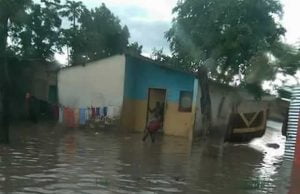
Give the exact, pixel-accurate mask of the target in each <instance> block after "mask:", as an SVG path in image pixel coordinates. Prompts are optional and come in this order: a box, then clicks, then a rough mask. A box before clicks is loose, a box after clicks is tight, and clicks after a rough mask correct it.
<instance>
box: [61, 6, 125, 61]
mask: <svg viewBox="0 0 300 194" xmlns="http://www.w3.org/2000/svg"><path fill="white" fill-rule="evenodd" d="M76 13H79V12H76ZM74 15H75V14H71V16H74ZM76 17H78V18H76ZM76 17H75V19H74V20H73V21H75V20H76V21H77V22H78V26H76V25H73V28H70V29H66V30H64V37H65V43H66V45H68V46H69V47H70V48H71V59H72V64H73V65H78V64H83V63H85V62H87V61H92V60H97V59H102V58H105V57H109V56H112V55H114V54H120V53H123V52H124V51H125V50H126V48H127V45H128V38H129V36H130V35H129V30H128V28H127V26H123V27H122V26H121V24H120V20H119V19H118V18H117V17H116V16H115V15H114V14H113V13H112V12H111V11H110V10H109V9H108V8H107V7H106V6H105V4H102V5H101V6H100V7H98V8H95V9H92V10H88V9H87V8H85V7H81V12H80V14H76ZM69 18H70V17H69ZM73 18H74V17H73ZM74 24H75V23H74Z"/></svg>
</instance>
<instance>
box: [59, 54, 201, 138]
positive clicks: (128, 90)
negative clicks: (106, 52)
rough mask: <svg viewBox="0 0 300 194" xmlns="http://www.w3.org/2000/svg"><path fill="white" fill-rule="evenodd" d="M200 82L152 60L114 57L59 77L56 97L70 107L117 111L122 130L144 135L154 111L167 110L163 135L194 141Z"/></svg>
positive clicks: (115, 113)
mask: <svg viewBox="0 0 300 194" xmlns="http://www.w3.org/2000/svg"><path fill="white" fill-rule="evenodd" d="M197 89H198V81H197V79H196V77H195V75H194V74H191V73H188V72H184V71H180V70H177V69H174V68H172V67H170V66H166V65H163V64H160V63H158V62H156V61H153V60H151V59H149V58H146V57H142V56H133V55H127V54H126V55H116V56H112V57H109V58H106V59H102V60H98V61H94V62H90V63H88V64H85V65H84V66H74V67H66V68H63V69H61V70H60V71H59V73H58V97H59V102H60V104H61V105H63V106H65V107H70V108H85V107H113V109H112V110H114V114H111V115H114V117H115V118H117V119H116V120H118V121H119V124H120V129H123V130H131V131H139V132H143V131H144V129H145V127H146V124H147V123H148V121H149V119H150V114H151V113H150V111H149V110H151V109H153V108H154V107H155V105H156V104H157V103H158V102H159V104H160V105H161V106H163V127H162V131H163V133H164V134H167V135H174V136H183V137H192V133H193V128H194V121H195V112H196V108H195V106H196V95H197Z"/></svg>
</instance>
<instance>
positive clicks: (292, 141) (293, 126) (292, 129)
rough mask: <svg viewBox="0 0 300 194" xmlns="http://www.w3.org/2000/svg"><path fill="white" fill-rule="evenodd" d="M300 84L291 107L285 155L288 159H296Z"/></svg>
mask: <svg viewBox="0 0 300 194" xmlns="http://www.w3.org/2000/svg"><path fill="white" fill-rule="evenodd" d="M299 112H300V86H298V87H295V88H294V89H293V94H292V99H291V103H290V108H289V118H288V129H287V136H286V143H285V153H284V157H285V158H286V159H288V160H294V158H295V150H296V142H297V132H298V128H299V117H300V113H299Z"/></svg>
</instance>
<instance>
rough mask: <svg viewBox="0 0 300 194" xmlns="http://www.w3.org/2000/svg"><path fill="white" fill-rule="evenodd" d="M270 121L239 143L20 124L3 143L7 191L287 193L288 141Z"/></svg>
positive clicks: (0, 153)
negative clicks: (251, 138)
mask: <svg viewBox="0 0 300 194" xmlns="http://www.w3.org/2000/svg"><path fill="white" fill-rule="evenodd" d="M268 126H269V128H268V130H267V132H266V134H265V135H264V137H262V138H259V139H255V140H254V141H252V142H251V143H249V144H239V145H236V144H228V143H225V144H224V143H223V142H222V141H221V140H217V139H208V140H199V141H196V142H194V143H191V142H189V141H187V140H186V139H183V138H176V137H167V136H159V137H158V138H157V140H156V142H155V143H154V144H152V143H151V142H150V140H149V141H148V142H146V143H144V142H142V141H141V138H142V134H125V133H121V132H118V130H114V131H111V130H110V129H106V130H98V131H97V130H92V129H84V130H83V129H77V130H72V129H64V128H63V127H62V126H55V125H54V124H49V123H48V124H39V125H35V126H34V125H29V124H23V125H20V124H19V125H16V126H14V127H13V129H12V130H11V144H10V145H9V146H3V145H1V146H0V193H46V194H48V193H66V194H68V193H104V194H105V193H146V194H147V193H149V194H150V193H213V194H235V193H237V194H243V193H246V194H248V193H249V194H259V193H278V194H284V193H287V192H288V187H289V182H290V181H289V175H290V166H291V164H290V163H288V162H285V161H284V162H283V151H284V141H285V138H284V137H282V136H281V132H280V127H281V126H280V124H279V123H275V122H269V123H268ZM267 143H277V144H279V146H280V147H279V148H277V149H275V148H271V147H268V146H266V144H267Z"/></svg>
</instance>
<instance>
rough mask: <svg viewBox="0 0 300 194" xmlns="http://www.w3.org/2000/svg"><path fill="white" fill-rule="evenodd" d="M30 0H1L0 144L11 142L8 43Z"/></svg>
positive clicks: (24, 14)
mask: <svg viewBox="0 0 300 194" xmlns="http://www.w3.org/2000/svg"><path fill="white" fill-rule="evenodd" d="M30 3H31V1H30V0H20V1H14V0H0V95H1V102H0V103H2V115H1V117H2V118H1V123H0V127H1V129H0V133H1V134H0V143H8V142H9V135H8V134H9V119H10V118H9V117H10V116H9V104H10V90H11V88H10V81H9V74H8V67H7V42H8V32H9V28H10V25H11V24H13V23H22V19H23V18H24V17H25V16H26V12H25V10H26V8H27V6H28V5H29V4H30Z"/></svg>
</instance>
